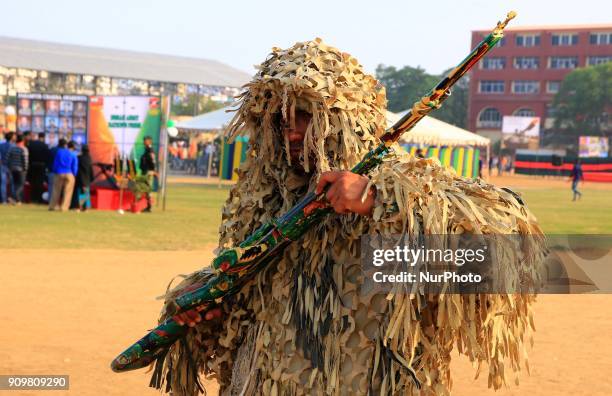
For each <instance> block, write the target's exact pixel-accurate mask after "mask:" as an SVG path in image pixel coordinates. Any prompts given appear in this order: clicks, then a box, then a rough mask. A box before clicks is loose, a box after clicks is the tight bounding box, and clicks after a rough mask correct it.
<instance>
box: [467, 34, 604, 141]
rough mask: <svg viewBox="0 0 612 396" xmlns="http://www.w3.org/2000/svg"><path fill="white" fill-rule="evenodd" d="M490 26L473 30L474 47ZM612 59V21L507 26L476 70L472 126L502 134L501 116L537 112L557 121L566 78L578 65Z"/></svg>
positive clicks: (485, 132)
mask: <svg viewBox="0 0 612 396" xmlns="http://www.w3.org/2000/svg"><path fill="white" fill-rule="evenodd" d="M488 33H489V32H488V31H485V30H477V31H472V47H474V46H476V45H477V44H478V43H479V42H480V41H481V40H482V38H483V37H484V36H485V35H487V34H488ZM611 60H612V25H611V24H607V25H580V26H570V25H567V26H534V27H516V28H508V29H507V30H506V31H505V37H504V38H503V39H502V40H501V42H500V43H499V44H498V48H495V49H494V50H493V51H491V52H490V53H489V55H487V56H486V57H485V58H484V59H483V60H481V62H480V64H479V65H478V67H476V68H474V69H473V70H472V72H471V73H472V74H471V79H470V86H469V101H468V103H469V105H468V129H469V130H472V131H477V132H478V133H480V134H482V135H486V136H487V137H489V138H491V139H493V140H499V139H500V138H501V129H502V118H503V116H508V115H514V116H530V117H533V116H537V117H540V119H541V120H542V123H541V125H542V127H543V129H547V128H550V127H551V126H552V123H553V119H552V117H553V116H554V114H552V111H551V108H550V104H551V103H552V100H553V97H554V95H555V93H556V92H558V90H559V86H560V84H561V81H562V80H563V78H564V77H565V76H566V75H567V74H568V73H570V72H571V71H572V70H573V69H575V68H577V67H584V66H590V65H597V64H600V63H604V62H609V61H611Z"/></svg>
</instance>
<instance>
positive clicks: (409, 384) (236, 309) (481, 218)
mask: <svg viewBox="0 0 612 396" xmlns="http://www.w3.org/2000/svg"><path fill="white" fill-rule="evenodd" d="M296 109H302V110H306V111H309V112H311V113H312V114H313V118H312V121H311V124H310V125H309V127H308V131H307V133H306V137H305V144H304V153H303V156H302V159H301V160H302V162H303V168H304V169H306V170H307V171H310V174H309V175H308V176H304V175H303V174H300V173H299V172H296V171H294V170H292V167H291V165H290V157H289V152H288V149H287V146H288V144H287V142H286V141H285V140H284V139H283V135H282V133H281V132H280V131H279V130H278V127H277V126H275V125H278V120H279V118H281V117H282V118H283V119H284V120H285V121H286V122H289V123H291V122H293V119H294V118H293V114H294V113H295V111H296ZM384 112H385V95H384V90H382V89H380V87H379V86H378V83H377V81H376V80H375V79H374V78H373V77H371V76H369V75H367V74H365V73H364V72H363V71H362V68H361V66H360V65H359V63H358V62H357V60H356V59H355V58H353V57H352V56H350V55H348V54H345V53H341V52H339V51H338V50H336V49H335V48H332V47H329V46H327V45H325V44H323V43H322V42H321V41H320V40H319V39H317V40H314V41H309V42H304V43H298V44H296V45H294V46H293V47H291V48H289V49H286V50H281V49H278V48H274V49H273V51H272V53H271V54H270V55H269V57H268V58H267V60H266V61H265V62H264V63H263V64H262V65H261V66H260V67H259V72H258V73H257V74H256V75H255V77H254V78H253V80H252V82H250V83H249V84H247V85H246V90H245V93H244V94H243V95H242V96H241V98H240V107H239V108H238V110H237V113H236V115H235V117H234V119H233V121H232V123H231V125H230V126H229V134H230V135H231V136H232V137H234V136H236V135H237V134H239V133H241V132H245V131H248V133H249V135H250V140H249V142H250V148H249V151H248V158H247V160H246V162H245V163H244V164H243V165H242V166H241V168H240V171H239V176H240V177H239V180H238V182H237V184H236V185H235V186H234V187H233V188H232V190H231V193H230V197H229V199H228V200H227V202H226V204H225V207H224V208H223V219H222V225H221V228H220V233H221V237H220V242H219V248H220V249H223V248H226V247H230V246H234V245H236V244H237V243H239V242H240V241H241V240H243V239H244V238H245V237H246V236H247V235H248V234H249V233H251V232H252V231H253V230H255V229H256V228H257V227H259V226H260V225H261V224H262V223H265V222H267V221H269V220H271V219H272V218H274V217H276V216H279V215H281V214H282V213H284V212H285V211H287V209H289V208H290V207H291V206H292V205H293V204H294V203H295V202H296V201H297V199H298V198H299V197H300V196H301V195H302V194H304V193H305V192H306V191H307V190H308V189H311V188H313V187H314V185H315V184H316V182H317V180H318V178H319V176H320V174H321V172H325V171H328V170H339V169H350V168H351V167H352V166H353V165H355V164H356V163H357V162H358V161H359V160H360V159H361V158H362V156H363V155H364V154H365V153H366V152H367V151H369V150H370V149H372V148H373V147H375V145H377V143H378V140H377V137H378V136H380V135H381V134H382V133H383V132H384V126H385V116H384ZM395 151H396V153H395V154H391V155H389V156H388V157H387V158H386V160H385V161H384V163H383V164H382V166H380V167H379V168H378V169H377V170H376V171H374V172H373V174H371V175H370V179H371V184H372V185H373V186H375V187H376V189H377V195H376V204H375V208H374V212H373V213H374V214H373V217H372V218H366V217H360V216H358V215H354V214H352V215H331V216H329V217H328V218H327V219H326V220H325V221H324V222H322V223H321V224H319V225H318V226H317V227H316V228H315V229H312V230H310V231H309V232H308V233H307V234H306V235H305V237H304V238H303V239H302V240H300V241H298V242H296V243H294V244H292V245H291V246H290V247H289V248H287V249H286V250H285V252H284V254H283V255H282V257H281V259H280V260H279V261H278V263H277V264H276V265H274V266H273V267H271V268H270V269H269V270H266V271H265V272H263V273H260V274H259V275H258V276H257V277H256V279H253V280H252V281H250V282H249V283H248V284H247V285H245V286H244V287H243V288H242V291H241V292H240V293H239V294H238V295H235V296H233V297H232V298H230V299H228V300H227V301H224V302H223V303H222V308H223V311H224V317H223V319H222V320H221V321H220V322H212V323H211V322H207V323H200V324H198V326H196V328H195V329H194V330H191V331H190V332H189V335H188V336H187V338H186V340H185V341H184V342H182V343H177V344H176V345H175V346H174V347H173V349H172V350H171V351H170V353H169V355H168V357H167V359H166V362H165V366H164V373H165V374H164V378H165V379H166V381H167V383H168V385H171V388H172V392H173V394H175V395H192V394H197V393H198V383H197V381H196V378H197V376H194V375H193V374H194V373H195V372H196V371H197V373H198V374H205V375H209V376H211V377H213V378H216V379H218V380H219V382H220V384H221V392H222V394H229V395H238V394H247V395H255V394H264V395H268V394H271V395H279V394H280V395H294V394H342V395H344V394H368V393H371V394H382V395H387V394H420V395H433V394H436V395H445V394H449V393H450V389H451V385H452V380H451V373H450V371H449V364H450V360H451V358H450V356H451V351H452V350H453V349H454V348H455V349H456V350H458V351H459V352H460V353H463V354H465V355H467V356H468V357H469V359H470V360H472V361H474V362H476V363H478V364H479V366H480V363H486V365H487V366H488V371H489V385H490V386H492V387H494V388H499V387H500V386H502V384H503V383H504V381H505V375H506V373H505V370H504V368H510V369H512V370H513V371H517V370H519V368H520V362H521V360H523V359H525V358H526V352H525V348H526V346H525V343H526V342H528V341H529V339H530V332H531V329H532V328H533V322H532V317H531V310H530V306H531V304H532V302H534V299H535V297H534V296H532V295H516V294H508V295H469V296H468V295H465V296H462V295H430V296H424V295H409V294H406V293H403V292H402V291H401V290H395V292H394V293H390V294H389V295H384V294H374V293H367V292H365V291H364V290H362V285H363V274H362V273H361V263H360V258H359V251H360V237H361V236H362V235H364V234H370V235H391V234H401V233H405V234H406V235H408V236H416V235H423V234H444V233H483V234H497V233H502V234H511V233H520V234H525V235H528V234H533V235H535V236H536V237H535V238H529V239H526V240H527V241H528V243H525V244H523V245H521V246H511V244H512V243H514V242H511V241H510V240H508V241H500V243H502V244H505V245H504V248H505V249H507V251H509V252H513V254H512V255H509V256H508V257H507V260H508V262H509V263H510V265H509V266H507V267H508V268H512V269H513V271H516V272H517V273H520V275H521V277H522V278H526V279H528V280H531V281H533V282H536V281H537V276H536V275H535V272H534V267H535V263H536V262H537V260H538V259H539V257H540V256H541V254H542V246H543V237H541V230H540V228H539V227H538V225H537V223H536V220H535V218H534V217H533V215H532V214H531V213H530V212H529V211H528V210H527V208H526V207H525V206H524V205H522V204H521V203H520V202H519V201H518V200H517V198H516V197H515V195H514V194H512V193H510V192H508V191H505V190H502V189H499V188H497V187H494V186H492V185H489V184H486V183H485V182H483V181H482V180H477V181H474V180H469V179H464V178H461V177H458V176H456V175H455V173H454V172H453V171H452V170H449V169H445V168H443V167H442V166H441V165H440V163H439V162H438V161H437V160H434V159H416V158H413V157H410V156H409V155H407V154H405V153H403V152H402V151H401V149H399V148H396V150H395ZM538 235H540V236H539V237H538ZM209 275H210V273H209V272H207V271H206V270H205V271H200V272H197V273H194V274H192V275H190V276H188V277H186V278H185V279H184V280H183V282H181V283H180V284H179V285H178V286H177V287H175V288H174V289H173V290H172V291H170V292H169V293H168V294H167V296H166V297H167V301H171V300H172V298H173V297H175V296H177V295H179V294H180V293H181V292H182V291H183V290H185V288H187V287H190V286H192V285H194V284H197V283H198V282H199V281H201V280H202V279H205V278H206V277H207V276H209ZM166 315H167V314H166V312H165V311H164V312H162V319H163V318H164V317H165V316H166ZM411 370H413V371H414V372H415V373H416V377H417V378H418V381H419V382H420V383H422V388H421V389H420V390H418V389H417V388H416V382H415V381H414V380H413V379H412V377H411ZM463 375H465V373H464V374H463Z"/></svg>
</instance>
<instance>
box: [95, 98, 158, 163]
mask: <svg viewBox="0 0 612 396" xmlns="http://www.w3.org/2000/svg"><path fill="white" fill-rule="evenodd" d="M160 128H161V110H160V100H159V98H158V97H151V96H92V97H90V98H89V128H88V129H89V150H90V153H91V157H92V161H93V162H94V163H103V164H113V163H115V161H116V160H117V159H120V160H124V159H127V160H133V161H134V163H135V167H136V169H139V161H140V157H141V156H142V154H143V153H144V143H143V140H144V138H145V136H150V137H151V139H152V140H153V149H154V151H155V153H158V152H159V136H160Z"/></svg>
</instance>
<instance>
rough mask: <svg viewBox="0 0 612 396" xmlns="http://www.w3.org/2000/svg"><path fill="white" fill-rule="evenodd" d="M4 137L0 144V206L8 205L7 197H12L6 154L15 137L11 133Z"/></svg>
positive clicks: (11, 183)
mask: <svg viewBox="0 0 612 396" xmlns="http://www.w3.org/2000/svg"><path fill="white" fill-rule="evenodd" d="M4 137H5V139H6V141H5V142H4V143H2V144H0V204H6V203H8V202H9V197H10V196H11V195H13V177H12V176H11V171H10V170H9V167H8V153H9V151H10V150H11V147H13V145H14V144H15V139H16V136H15V134H14V133H13V132H8V133H6V134H5V135H4ZM7 187H8V189H7ZM11 199H12V198H11Z"/></svg>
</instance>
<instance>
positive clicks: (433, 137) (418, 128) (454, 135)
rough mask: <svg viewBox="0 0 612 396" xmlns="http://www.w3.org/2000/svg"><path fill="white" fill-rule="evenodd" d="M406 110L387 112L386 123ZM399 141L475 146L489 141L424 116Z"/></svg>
mask: <svg viewBox="0 0 612 396" xmlns="http://www.w3.org/2000/svg"><path fill="white" fill-rule="evenodd" d="M406 113H407V111H403V112H401V113H397V114H395V113H391V112H387V125H388V126H391V125H392V124H393V123H395V122H396V121H398V120H399V119H400V118H401V117H402V116H403V115H404V114H406ZM400 142H401V143H408V144H410V143H412V144H425V145H428V146H477V147H486V146H488V145H489V144H490V143H491V141H490V140H489V139H487V138H486V137H484V136H480V135H477V134H475V133H472V132H470V131H467V130H465V129H462V128H459V127H456V126H454V125H451V124H449V123H446V122H444V121H440V120H437V119H435V118H433V117H430V116H425V117H424V118H423V119H422V120H421V121H419V123H418V124H416V125H415V126H414V128H412V130H410V131H409V132H406V133H405V134H404V135H402V137H401V139H400Z"/></svg>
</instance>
